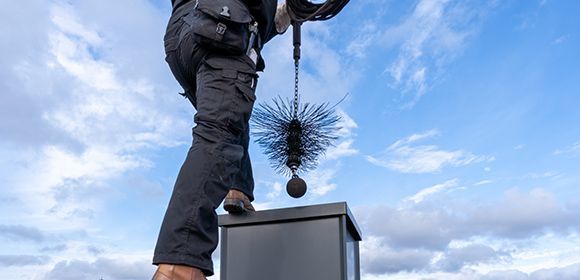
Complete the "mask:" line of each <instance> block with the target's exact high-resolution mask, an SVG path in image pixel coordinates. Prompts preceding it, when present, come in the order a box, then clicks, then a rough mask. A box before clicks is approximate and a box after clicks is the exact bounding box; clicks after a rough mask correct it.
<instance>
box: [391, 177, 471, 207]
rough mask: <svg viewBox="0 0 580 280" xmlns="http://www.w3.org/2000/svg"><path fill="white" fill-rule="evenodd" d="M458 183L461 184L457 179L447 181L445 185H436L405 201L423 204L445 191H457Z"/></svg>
mask: <svg viewBox="0 0 580 280" xmlns="http://www.w3.org/2000/svg"><path fill="white" fill-rule="evenodd" d="M458 183H459V180H458V179H457V178H456V179H452V180H449V181H446V182H444V183H441V184H437V185H434V186H432V187H429V188H426V189H422V190H421V191H419V192H418V193H416V194H415V195H413V196H410V197H407V198H405V199H403V201H410V202H413V203H421V202H422V201H423V200H425V199H426V198H427V197H429V196H432V195H435V194H437V193H439V192H445V191H450V190H452V189H455V188H456V187H457V186H458Z"/></svg>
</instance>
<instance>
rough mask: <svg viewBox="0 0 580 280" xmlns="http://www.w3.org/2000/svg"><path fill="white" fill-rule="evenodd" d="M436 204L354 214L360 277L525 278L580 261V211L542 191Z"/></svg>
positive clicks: (369, 209)
mask: <svg viewBox="0 0 580 280" xmlns="http://www.w3.org/2000/svg"><path fill="white" fill-rule="evenodd" d="M441 201H442V200H438V201H432V202H430V203H427V202H425V201H424V203H420V204H410V205H408V206H407V207H401V208H397V209H395V208H391V207H387V206H378V207H361V208H355V209H354V210H355V214H356V216H357V217H358V220H359V224H360V225H361V228H362V231H363V232H364V233H365V241H364V242H363V243H362V244H361V250H362V251H361V252H363V253H362V255H361V256H362V259H363V260H364V261H363V262H361V265H362V266H363V270H364V271H365V273H367V274H368V275H374V276H373V277H376V276H377V275H383V277H388V278H389V279H391V278H393V279H425V277H434V278H435V279H480V277H483V276H482V275H485V274H486V273H488V272H491V271H499V270H503V269H513V270H517V271H518V274H521V275H526V276H527V275H528V274H529V275H532V273H533V272H534V271H538V270H540V269H542V268H550V267H554V266H562V265H569V264H573V263H577V262H580V258H579V257H578V256H579V253H580V246H578V245H577V240H578V234H579V233H580V224H579V223H578V221H579V220H580V219H579V217H580V208H578V205H576V206H569V205H568V204H567V203H565V202H561V201H557V200H556V198H555V197H554V196H553V195H552V194H550V193H548V192H546V191H545V190H540V189H536V190H532V191H530V192H521V191H518V190H516V189H512V190H508V191H506V192H505V193H504V194H503V196H502V197H500V198H499V199H496V200H493V201H489V202H487V203H481V202H477V201H471V200H470V201H466V200H453V201H451V200H445V201H446V203H440V202H441ZM365 243H366V244H365ZM409 255H414V256H415V259H414V260H413V258H407V257H408V256H409ZM387 258H388V259H389V260H391V265H389V264H387V263H385V261H386V259H387ZM425 259H426V260H425ZM395 260H397V261H395ZM405 260H408V261H405ZM411 260H413V261H411ZM380 263H382V265H379V264H380ZM397 264H400V265H397ZM442 271H449V272H450V274H449V275H451V276H453V277H457V278H448V277H443V276H442V275H443V274H444V275H446V276H447V275H448V274H445V273H443V274H441V273H442ZM469 271H471V272H469ZM467 272H469V273H468V274H470V275H472V276H470V277H467V276H466V275H468V274H466V273H467ZM492 274H493V273H492ZM397 275H398V276H399V278H397V277H396V276H397ZM405 276H406V277H407V278H405ZM465 277H467V278H465ZM472 277H473V278H472ZM369 279H370V278H369ZM372 279H374V278H372ZM377 279H381V278H380V277H378V278H377ZM490 279H496V278H490ZM497 279H501V278H497ZM523 279H528V278H523ZM530 279H536V278H530ZM539 279H542V278H539ZM547 279H550V278H547Z"/></svg>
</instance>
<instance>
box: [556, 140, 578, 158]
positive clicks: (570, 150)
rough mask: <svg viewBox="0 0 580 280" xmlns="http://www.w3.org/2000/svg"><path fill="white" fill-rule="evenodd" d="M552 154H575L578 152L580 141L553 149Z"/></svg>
mask: <svg viewBox="0 0 580 280" xmlns="http://www.w3.org/2000/svg"><path fill="white" fill-rule="evenodd" d="M553 154H554V155H565V156H577V155H579V154H580V141H578V142H575V143H574V144H572V145H570V146H568V147H565V148H562V149H558V150H555V151H554V153H553Z"/></svg>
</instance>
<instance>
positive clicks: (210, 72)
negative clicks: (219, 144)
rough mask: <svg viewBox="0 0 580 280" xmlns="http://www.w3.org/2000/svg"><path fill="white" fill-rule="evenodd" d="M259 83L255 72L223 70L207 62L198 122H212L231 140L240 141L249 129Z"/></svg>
mask: <svg viewBox="0 0 580 280" xmlns="http://www.w3.org/2000/svg"><path fill="white" fill-rule="evenodd" d="M244 70H245V69H244ZM256 83H257V75H256V73H255V72H251V71H246V70H245V71H240V70H238V69H235V68H233V67H232V68H226V67H222V65H220V64H216V63H213V62H212V59H211V58H208V59H206V60H204V62H203V63H202V65H201V66H200V69H199V72H198V75H197V84H198V87H197V106H198V113H197V115H196V122H198V124H199V121H201V122H203V121H208V122H212V124H214V125H216V126H218V127H219V128H220V129H221V130H222V131H223V132H224V133H225V134H226V137H228V138H229V139H239V138H240V137H241V134H242V133H243V132H244V131H245V130H246V129H248V122H249V120H250V116H251V113H252V108H253V106H254V102H255V101H256V95H255V89H256Z"/></svg>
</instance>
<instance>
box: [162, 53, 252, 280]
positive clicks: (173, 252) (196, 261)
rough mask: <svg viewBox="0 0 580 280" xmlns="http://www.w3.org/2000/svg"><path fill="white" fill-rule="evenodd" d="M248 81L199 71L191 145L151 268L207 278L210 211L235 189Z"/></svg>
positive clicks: (212, 238)
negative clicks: (176, 267)
mask: <svg viewBox="0 0 580 280" xmlns="http://www.w3.org/2000/svg"><path fill="white" fill-rule="evenodd" d="M209 61H211V58H210V59H208V62H209ZM232 63H233V62H232ZM254 76H255V74H254V75H252V74H247V73H243V72H238V71H236V70H234V69H221V68H216V67H215V65H214V66H210V64H209V63H203V64H202V65H201V66H200V68H199V71H198V74H197V91H196V100H197V113H196V115H195V121H196V124H197V125H196V127H195V128H194V129H193V138H194V140H193V144H192V146H191V148H190V150H189V153H188V155H187V158H186V160H185V162H184V164H183V166H182V168H181V170H180V173H179V175H178V178H177V182H176V183H175V187H174V190H173V194H172V196H171V200H170V203H169V206H168V209H167V212H166V214H165V218H164V220H163V224H162V227H161V232H160V234H159V239H158V243H157V247H156V249H155V256H154V260H153V262H154V263H156V264H159V263H165V264H167V263H169V264H184V265H188V266H193V267H197V268H200V269H201V270H202V271H203V272H204V273H205V274H206V275H213V265H212V260H211V254H212V252H213V251H214V250H215V248H216V246H217V243H218V226H217V215H216V213H215V209H216V208H217V207H218V206H219V205H220V203H221V201H222V200H223V199H224V197H225V196H226V194H227V193H228V191H229V190H230V188H231V187H232V186H235V185H239V183H238V182H237V180H238V179H239V177H238V176H239V173H240V168H241V166H242V159H243V158H244V153H245V148H244V144H243V141H242V139H244V136H243V134H244V133H245V131H246V130H247V129H248V121H249V117H250V114H251V110H252V107H253V103H254V100H255V96H254V89H255V88H253V87H252V85H253V84H254V83H255V82H254V81H252V80H251V79H254Z"/></svg>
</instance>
